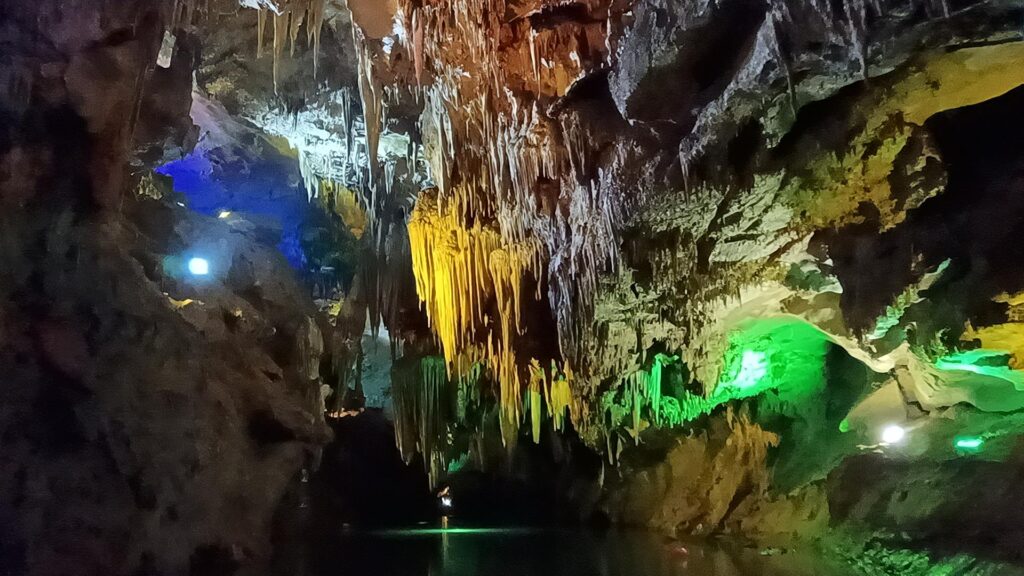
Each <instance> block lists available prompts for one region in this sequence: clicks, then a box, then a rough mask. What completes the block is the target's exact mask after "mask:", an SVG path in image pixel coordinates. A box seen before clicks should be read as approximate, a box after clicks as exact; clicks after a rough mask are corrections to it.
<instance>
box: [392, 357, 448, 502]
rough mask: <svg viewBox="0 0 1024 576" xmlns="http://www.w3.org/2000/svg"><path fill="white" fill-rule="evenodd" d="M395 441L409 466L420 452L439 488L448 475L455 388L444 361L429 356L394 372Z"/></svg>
mask: <svg viewBox="0 0 1024 576" xmlns="http://www.w3.org/2000/svg"><path fill="white" fill-rule="evenodd" d="M392 388H393V390H394V393H393V399H394V406H395V441H396V443H397V445H398V449H399V452H400V453H401V454H402V458H403V459H404V460H405V462H406V464H409V463H411V462H412V459H413V456H414V455H415V454H416V453H417V452H419V453H420V454H422V455H423V460H424V465H425V467H426V469H427V473H428V475H429V478H430V485H431V487H433V486H436V485H437V484H438V482H439V481H440V480H441V479H442V478H443V477H444V474H445V473H446V472H447V451H448V449H449V442H448V422H449V421H450V420H451V405H452V397H451V393H452V388H451V382H450V380H449V378H448V373H447V370H446V367H445V361H444V359H442V358H436V357H426V358H422V359H421V360H419V361H418V362H414V363H413V364H412V365H411V366H396V367H395V368H394V369H393V370H392Z"/></svg>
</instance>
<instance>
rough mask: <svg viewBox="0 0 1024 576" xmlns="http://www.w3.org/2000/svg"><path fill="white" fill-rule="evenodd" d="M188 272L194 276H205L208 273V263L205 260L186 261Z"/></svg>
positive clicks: (193, 259)
mask: <svg viewBox="0 0 1024 576" xmlns="http://www.w3.org/2000/svg"><path fill="white" fill-rule="evenodd" d="M188 271H189V272H191V273H192V275H194V276H206V275H207V274H209V273H210V262H209V261H207V260H206V258H192V259H191V260H189V261H188Z"/></svg>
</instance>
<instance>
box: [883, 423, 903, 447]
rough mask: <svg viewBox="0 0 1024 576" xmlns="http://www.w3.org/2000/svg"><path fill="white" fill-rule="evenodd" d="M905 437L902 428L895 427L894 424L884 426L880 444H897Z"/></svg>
mask: <svg viewBox="0 0 1024 576" xmlns="http://www.w3.org/2000/svg"><path fill="white" fill-rule="evenodd" d="M906 435H907V431H906V430H904V429H903V427H902V426H896V425H895V424H893V425H892V426H886V427H885V429H884V430H882V442H883V443H885V444H898V443H899V442H901V441H902V440H903V438H904V437H906Z"/></svg>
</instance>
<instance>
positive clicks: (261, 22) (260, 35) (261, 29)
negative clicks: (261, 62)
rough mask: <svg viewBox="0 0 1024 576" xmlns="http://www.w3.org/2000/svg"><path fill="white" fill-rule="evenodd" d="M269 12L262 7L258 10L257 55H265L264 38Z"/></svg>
mask: <svg viewBox="0 0 1024 576" xmlns="http://www.w3.org/2000/svg"><path fill="white" fill-rule="evenodd" d="M266 28H267V12H266V10H263V9H262V8H260V9H258V10H257V11H256V57H257V58H261V57H262V56H263V39H264V38H265V37H266Z"/></svg>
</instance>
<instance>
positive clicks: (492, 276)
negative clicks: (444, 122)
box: [409, 194, 542, 445]
mask: <svg viewBox="0 0 1024 576" xmlns="http://www.w3.org/2000/svg"><path fill="white" fill-rule="evenodd" d="M409 242H410V246H411V248H412V261H413V272H414V275H415V277H416V291H417V294H418V295H419V298H420V300H421V302H423V304H424V306H425V308H426V312H427V318H428V320H429V321H430V325H431V326H432V327H433V329H434V331H435V332H436V334H437V336H438V339H439V340H440V342H441V346H442V348H443V350H444V355H445V359H446V360H447V362H448V365H449V369H450V371H451V372H452V373H453V374H458V373H459V371H458V366H456V363H457V358H458V357H459V355H460V354H462V353H463V352H464V351H467V350H469V349H470V348H472V347H473V346H474V345H475V344H476V343H478V342H481V341H482V342H485V343H486V346H487V348H486V357H487V359H488V362H489V364H490V368H491V372H492V374H493V375H494V378H495V380H496V381H497V382H498V386H499V388H500V394H499V401H500V408H501V414H500V416H501V417H500V422H501V429H502V438H503V440H504V441H505V443H506V445H509V444H510V443H511V442H514V438H515V435H516V434H517V433H518V429H519V425H520V422H521V421H522V416H523V409H522V402H523V399H522V381H521V378H520V363H519V359H518V358H517V356H516V352H515V346H514V344H515V340H516V337H517V336H518V335H519V333H520V330H521V325H520V321H521V315H522V298H523V294H522V286H523V283H524V280H525V276H526V274H527V273H530V274H532V275H533V276H534V277H538V276H539V275H540V272H541V269H540V267H541V262H542V259H541V257H540V255H539V254H538V252H539V246H537V245H536V244H532V243H528V242H524V243H520V244H518V245H503V244H502V239H501V235H500V234H499V233H498V232H497V231H495V230H494V229H492V228H490V227H485V226H482V225H480V224H479V223H475V224H474V225H473V226H472V227H469V228H466V227H464V226H463V225H462V224H461V222H460V218H459V216H458V214H457V213H455V212H453V211H451V210H443V209H441V208H440V207H439V206H438V202H437V200H436V198H435V197H434V196H433V195H431V194H423V195H421V197H420V200H419V202H418V203H417V206H416V208H415V210H414V211H413V214H412V217H411V218H410V220H409ZM492 296H493V298H494V305H495V307H496V310H497V316H498V318H497V324H498V325H497V326H494V325H493V324H489V322H488V312H489V310H488V309H487V308H486V307H487V305H488V303H489V302H490V300H491V297H492ZM537 392H538V394H539V389H538V390H537ZM532 401H533V399H532V398H531V402H532Z"/></svg>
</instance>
